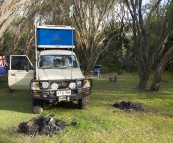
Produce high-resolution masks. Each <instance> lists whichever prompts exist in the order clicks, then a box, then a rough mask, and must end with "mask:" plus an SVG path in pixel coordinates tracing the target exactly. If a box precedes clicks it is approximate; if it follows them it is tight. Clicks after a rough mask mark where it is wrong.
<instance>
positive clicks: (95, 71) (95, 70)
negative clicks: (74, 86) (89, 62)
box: [91, 65, 101, 78]
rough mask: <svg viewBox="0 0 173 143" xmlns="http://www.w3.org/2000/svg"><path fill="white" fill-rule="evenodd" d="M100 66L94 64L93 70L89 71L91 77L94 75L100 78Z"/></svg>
mask: <svg viewBox="0 0 173 143" xmlns="http://www.w3.org/2000/svg"><path fill="white" fill-rule="evenodd" d="M100 68H101V65H95V66H94V68H93V70H92V71H91V77H95V76H96V77H98V78H100V77H101V74H100Z"/></svg>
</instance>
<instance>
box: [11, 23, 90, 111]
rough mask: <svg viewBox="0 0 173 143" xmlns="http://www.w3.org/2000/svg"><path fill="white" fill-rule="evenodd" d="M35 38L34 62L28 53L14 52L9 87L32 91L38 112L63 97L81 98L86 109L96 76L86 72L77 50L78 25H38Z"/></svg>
mask: <svg viewBox="0 0 173 143" xmlns="http://www.w3.org/2000/svg"><path fill="white" fill-rule="evenodd" d="M35 41H36V42H35V64H34V66H33V64H32V63H31V61H30V60H29V58H28V57H27V56H26V55H11V56H10V63H11V64H10V67H9V72H8V85H9V87H10V88H11V89H26V90H30V91H31V97H32V105H33V112H34V113H42V112H43V105H44V103H47V104H48V105H52V104H57V103H58V102H63V101H66V102H67V101H68V102H70V101H77V102H78V105H79V108H80V109H86V108H87V107H88V104H89V95H90V94H91V92H92V79H91V78H86V77H85V76H84V75H83V74H82V71H81V69H80V67H79V62H78V60H77V57H76V55H75V53H74V52H73V49H74V48H75V45H74V28H73V27H71V26H54V25H53V26H50V25H48V26H37V27H36V29H35Z"/></svg>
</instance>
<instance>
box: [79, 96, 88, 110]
mask: <svg viewBox="0 0 173 143" xmlns="http://www.w3.org/2000/svg"><path fill="white" fill-rule="evenodd" d="M78 105H79V108H80V109H87V108H88V105H89V97H88V96H85V97H83V98H82V99H79V100H78Z"/></svg>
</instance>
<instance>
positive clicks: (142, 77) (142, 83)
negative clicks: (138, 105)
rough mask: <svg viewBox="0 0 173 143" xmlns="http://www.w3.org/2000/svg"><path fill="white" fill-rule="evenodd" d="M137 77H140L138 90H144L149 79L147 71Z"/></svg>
mask: <svg viewBox="0 0 173 143" xmlns="http://www.w3.org/2000/svg"><path fill="white" fill-rule="evenodd" d="M139 77H140V81H139V84H138V87H137V88H138V89H145V88H146V85H147V81H148V78H149V71H143V72H142V73H140V75H139Z"/></svg>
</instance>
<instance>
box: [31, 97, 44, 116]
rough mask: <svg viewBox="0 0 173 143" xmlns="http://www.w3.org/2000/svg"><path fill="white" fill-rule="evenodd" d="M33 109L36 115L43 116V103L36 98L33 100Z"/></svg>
mask: <svg viewBox="0 0 173 143" xmlns="http://www.w3.org/2000/svg"><path fill="white" fill-rule="evenodd" d="M32 107H33V112H34V114H41V113H42V112H43V108H42V104H41V101H40V100H38V99H35V98H32Z"/></svg>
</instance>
